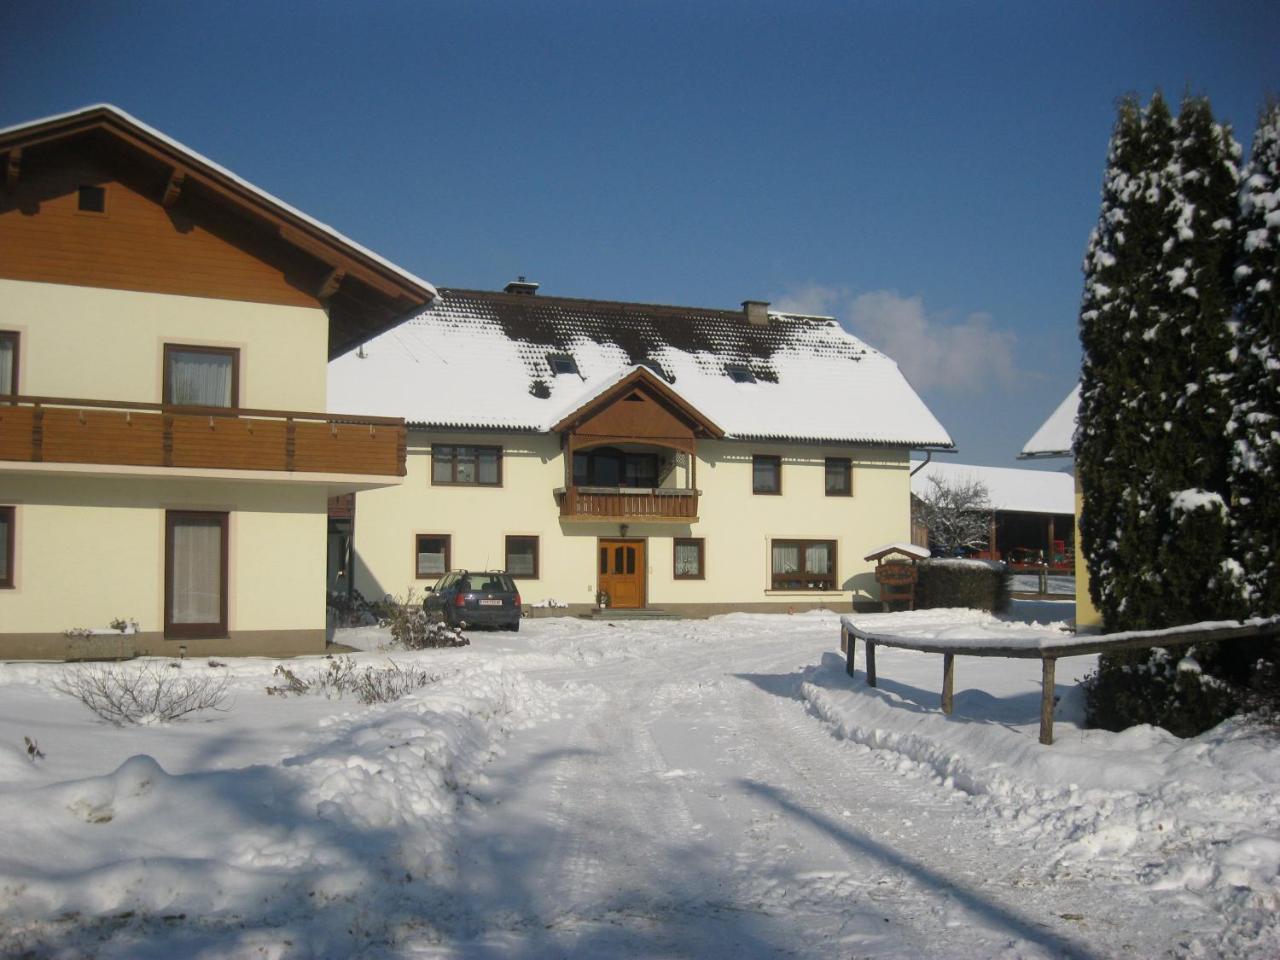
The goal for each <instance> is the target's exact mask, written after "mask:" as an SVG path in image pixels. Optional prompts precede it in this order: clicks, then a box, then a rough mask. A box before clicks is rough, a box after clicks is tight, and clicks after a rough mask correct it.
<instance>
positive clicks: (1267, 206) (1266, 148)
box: [1231, 101, 1280, 615]
mask: <svg viewBox="0 0 1280 960" xmlns="http://www.w3.org/2000/svg"><path fill="white" fill-rule="evenodd" d="M1237 244H1238V255H1239V260H1238V262H1237V264H1236V268H1235V281H1236V291H1237V298H1238V302H1239V307H1238V310H1237V314H1236V323H1237V332H1236V351H1237V353H1236V370H1237V373H1236V377H1235V381H1234V383H1235V391H1234V392H1235V410H1234V415H1233V418H1232V420H1233V422H1232V436H1233V438H1234V439H1235V446H1234V451H1233V452H1234V456H1233V459H1232V477H1231V481H1232V488H1233V491H1234V494H1235V500H1236V504H1235V508H1234V512H1235V515H1236V516H1235V520H1236V523H1235V531H1236V543H1237V549H1238V551H1239V554H1240V560H1241V562H1242V563H1243V565H1244V568H1245V576H1246V583H1247V584H1248V591H1247V594H1248V602H1249V607H1250V610H1251V612H1253V613H1256V614H1264V615H1270V614H1274V613H1280V101H1275V102H1272V103H1271V104H1269V105H1268V106H1267V108H1266V109H1264V110H1263V112H1262V116H1261V118H1260V119H1259V121H1258V128H1257V131H1256V132H1255V133H1254V135H1253V148H1252V151H1251V153H1250V159H1249V164H1248V165H1247V166H1246V167H1245V170H1244V176H1243V178H1242V182H1241V187H1240V210H1239V214H1238V226H1237Z"/></svg>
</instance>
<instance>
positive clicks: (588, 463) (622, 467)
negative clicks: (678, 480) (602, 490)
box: [573, 447, 658, 489]
mask: <svg viewBox="0 0 1280 960" xmlns="http://www.w3.org/2000/svg"><path fill="white" fill-rule="evenodd" d="M573 483H574V486H578V487H633V488H644V489H648V488H651V487H656V486H657V485H658V455H657V454H656V453H631V452H627V451H624V450H619V449H618V448H617V447H598V448H596V449H595V450H589V451H586V452H578V453H575V454H574V455H573Z"/></svg>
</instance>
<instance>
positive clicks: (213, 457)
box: [0, 396, 406, 477]
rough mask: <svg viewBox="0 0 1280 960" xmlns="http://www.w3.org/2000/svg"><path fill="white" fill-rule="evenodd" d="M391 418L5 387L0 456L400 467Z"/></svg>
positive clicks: (346, 470) (397, 425)
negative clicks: (20, 391) (45, 393)
mask: <svg viewBox="0 0 1280 960" xmlns="http://www.w3.org/2000/svg"><path fill="white" fill-rule="evenodd" d="M405 439H406V432H405V425H404V421H403V420H400V419H398V418H394V417H348V416H341V415H333V414H325V413H298V412H295V411H282V410H249V409H244V408H239V407H177V406H168V405H164V404H158V403H122V402H114V401H102V400H71V399H65V398H60V397H26V396H5V397H3V398H2V399H0V460H7V461H19V462H24V463H39V464H99V465H103V466H132V467H152V468H161V469H163V468H172V469H188V470H247V471H276V472H280V473H295V474H302V475H305V474H320V473H324V474H358V475H364V476H380V477H403V476H404V475H405Z"/></svg>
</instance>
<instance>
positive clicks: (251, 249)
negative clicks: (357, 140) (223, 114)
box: [0, 107, 435, 357]
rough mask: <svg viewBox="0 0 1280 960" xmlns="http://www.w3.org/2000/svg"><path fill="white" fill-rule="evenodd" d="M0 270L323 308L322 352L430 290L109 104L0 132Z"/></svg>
mask: <svg viewBox="0 0 1280 960" xmlns="http://www.w3.org/2000/svg"><path fill="white" fill-rule="evenodd" d="M82 188H89V189H90V190H91V191H93V190H96V189H99V188H100V189H101V190H103V194H102V195H101V196H100V197H99V198H97V199H100V200H101V201H102V209H101V210H97V209H85V208H84V207H85V205H84V203H83V201H82V199H81V193H82ZM91 199H92V198H91ZM94 205H95V204H94V203H91V204H90V207H91V208H92V207H93V206H94ZM0 277H5V278H8V279H15V280H35V281H41V282H50V283H67V284H73V285H79V286H93V287H106V288H110V289H120V290H140V291H144V292H149V293H174V294H181V295H187V296H198V297H211V298H217V299H224V300H244V301H251V302H255V303H276V304H287V305H293V306H311V307H319V306H323V307H324V308H326V311H327V313H328V316H329V355H330V356H331V357H334V356H337V355H339V354H341V353H344V352H346V351H347V350H349V349H351V348H352V347H354V346H356V344H358V343H361V342H363V341H364V340H367V339H368V338H369V337H371V336H374V335H375V334H377V333H380V332H381V331H383V330H385V329H387V328H389V327H391V326H394V325H395V324H396V323H399V322H400V321H401V320H403V319H404V318H405V317H406V316H408V315H410V314H411V313H413V312H415V311H417V310H418V309H421V308H422V307H423V306H425V305H426V304H427V303H428V302H430V300H431V299H432V298H433V297H434V296H435V290H434V288H432V287H431V285H430V284H428V283H426V282H425V281H419V280H415V279H414V278H413V277H412V275H411V274H407V273H405V272H404V271H402V270H400V269H399V268H397V267H394V266H392V265H391V264H389V263H387V262H386V261H385V260H382V259H381V258H379V257H377V256H376V255H373V254H371V253H370V252H369V251H367V250H365V249H364V248H362V247H360V246H358V245H357V244H354V243H353V242H351V241H349V240H347V239H346V238H344V237H342V236H341V235H340V234H337V233H335V232H333V231H332V230H330V229H329V228H326V227H324V226H322V225H320V224H317V223H316V222H315V221H312V220H310V219H309V218H307V217H305V216H303V215H302V214H300V213H298V211H296V210H293V209H292V208H290V207H288V206H287V205H285V204H283V203H281V202H280V201H278V200H275V199H274V198H272V197H270V196H269V195H267V194H264V193H262V192H261V191H259V190H257V189H256V188H254V187H252V186H250V185H248V184H246V183H245V182H244V181H242V180H240V179H238V178H237V177H235V176H234V175H232V174H230V173H229V172H228V171H226V170H224V169H222V168H221V167H218V166H217V165H215V164H213V163H212V162H211V161H208V160H205V159H204V158H203V157H200V156H199V155H198V154H195V153H192V152H189V151H188V150H186V149H185V148H183V147H181V145H179V144H176V143H174V142H173V141H171V140H168V139H167V138H164V137H163V136H162V135H160V134H158V133H157V132H156V131H154V130H151V129H150V128H148V127H146V126H145V125H142V124H140V123H139V122H137V121H134V120H132V118H130V117H128V115H127V114H123V113H121V112H119V111H117V110H115V109H114V108H111V107H92V108H88V109H86V110H83V111H80V112H78V113H74V114H68V115H65V116H62V117H55V118H51V119H50V120H46V121H38V122H35V123H32V124H27V125H25V126H23V127H18V128H14V129H11V130H8V131H5V132H3V133H0Z"/></svg>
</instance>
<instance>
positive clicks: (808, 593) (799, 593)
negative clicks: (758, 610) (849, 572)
mask: <svg viewBox="0 0 1280 960" xmlns="http://www.w3.org/2000/svg"><path fill="white" fill-rule="evenodd" d="M847 592H848V591H846V590H766V591H765V592H764V595H765V596H766V597H821V598H823V599H824V600H825V599H844V595H845V593H847Z"/></svg>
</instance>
